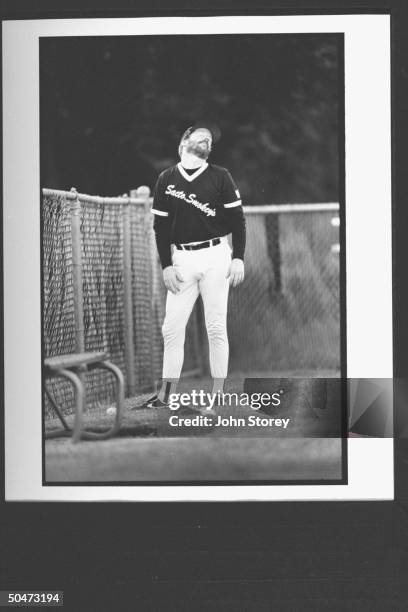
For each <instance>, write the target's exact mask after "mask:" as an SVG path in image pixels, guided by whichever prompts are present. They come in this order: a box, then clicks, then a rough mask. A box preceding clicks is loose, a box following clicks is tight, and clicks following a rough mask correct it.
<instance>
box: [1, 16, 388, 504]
mask: <svg viewBox="0 0 408 612" xmlns="http://www.w3.org/2000/svg"><path fill="white" fill-rule="evenodd" d="M319 16H320V15H319ZM228 20H230V18H228ZM245 20H246V21H247V20H248V16H247V17H246V18H245ZM81 21H83V20H81ZM116 21H118V20H116ZM262 21H264V20H262ZM76 23H78V22H76ZM75 35H77V34H75ZM110 35H111V34H110ZM346 134H347V132H346ZM5 208H6V207H5ZM5 212H6V210H5ZM6 246H7V245H6ZM7 272H8V271H7V268H6V273H7ZM6 340H7V338H6ZM7 365H8V364H7V360H6V368H7ZM391 370H392V365H391ZM371 375H372V374H371ZM391 375H392V374H391ZM348 376H356V375H355V374H352V373H351V372H350V371H349V372H348ZM360 376H361V374H360ZM383 376H384V373H383ZM363 442H364V443H368V442H374V441H373V440H371V441H368V440H365V441H363V440H349V441H348V444H349V449H350V450H351V447H353V446H355V444H356V443H359V444H360V443H363ZM376 442H381V443H382V445H383V447H384V448H385V446H384V444H385V445H386V446H387V447H388V449H387V451H386V453H388V455H387V456H388V458H389V456H390V455H389V453H390V444H389V442H390V441H386V440H381V441H380V440H376ZM391 442H392V441H391ZM368 446H369V445H368ZM368 446H367V444H366V447H365V448H366V452H367V448H368ZM355 448H356V447H355ZM391 453H392V444H391ZM6 459H7V454H6ZM354 460H355V455H354ZM6 467H7V463H6ZM97 484H98V485H99V483H97ZM279 484H282V483H279ZM388 484H389V483H388ZM77 486H78V484H77V483H76V484H75V486H73V487H71V488H75V487H77ZM247 486H248V485H247ZM327 486H329V485H325V489H326V487H327ZM232 487H233V488H235V486H234V485H233V486H232ZM238 488H239V489H240V490H241V489H243V488H245V487H238ZM275 490H276V487H275ZM387 491H388V493H387V494H388V495H389V494H390V489H389V487H388V489H387ZM354 493H355V492H354ZM241 494H242V492H241ZM251 494H252V492H251ZM371 494H372V493H371ZM58 498H60V496H58ZM251 498H252V495H251ZM261 498H264V497H263V496H261ZM300 498H301V499H310V497H309V498H306V497H302V496H301V497H300ZM270 499H272V497H271V498H270ZM277 499H280V498H279V497H278V498H277ZM283 499H286V497H284V498H283ZM295 499H296V497H295ZM323 499H325V497H323ZM381 499H384V497H382V498H381Z"/></svg>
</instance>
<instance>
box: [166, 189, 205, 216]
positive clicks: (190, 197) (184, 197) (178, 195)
mask: <svg viewBox="0 0 408 612" xmlns="http://www.w3.org/2000/svg"><path fill="white" fill-rule="evenodd" d="M165 195H171V196H172V197H173V198H179V199H180V200H184V201H185V202H187V204H192V205H193V206H195V207H196V208H199V209H200V210H201V211H202V212H204V213H205V214H206V215H207V217H215V216H216V214H217V213H216V211H215V210H214V209H213V208H210V206H209V205H208V202H207V203H206V204H202V203H201V202H199V201H198V200H196V194H195V193H190V194H189V195H188V196H187V195H186V194H185V192H184V191H182V190H181V191H177V190H176V189H175V185H167V189H166V191H165Z"/></svg>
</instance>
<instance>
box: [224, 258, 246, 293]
mask: <svg viewBox="0 0 408 612" xmlns="http://www.w3.org/2000/svg"><path fill="white" fill-rule="evenodd" d="M244 276H245V273H244V262H243V261H242V259H233V260H232V261H231V265H230V267H229V270H228V274H227V276H226V278H229V282H230V285H232V286H233V287H237V286H238V285H240V284H241V283H242V281H243V280H244Z"/></svg>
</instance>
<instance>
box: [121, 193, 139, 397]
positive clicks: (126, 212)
mask: <svg viewBox="0 0 408 612" xmlns="http://www.w3.org/2000/svg"><path fill="white" fill-rule="evenodd" d="M123 198H124V202H123V217H122V219H123V268H124V270H123V273H124V305H125V313H124V316H125V334H124V335H125V338H124V341H125V364H126V380H127V392H128V395H130V396H132V395H135V393H136V377H135V346H134V342H133V311H132V258H131V244H130V203H129V198H128V197H127V194H126V193H124V194H123Z"/></svg>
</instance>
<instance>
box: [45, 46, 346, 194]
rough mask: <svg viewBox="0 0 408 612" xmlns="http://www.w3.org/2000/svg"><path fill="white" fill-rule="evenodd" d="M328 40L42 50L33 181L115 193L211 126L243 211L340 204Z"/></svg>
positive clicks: (333, 63) (334, 69) (335, 91)
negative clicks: (197, 127)
mask: <svg viewBox="0 0 408 612" xmlns="http://www.w3.org/2000/svg"><path fill="white" fill-rule="evenodd" d="M340 42H341V38H340V37H339V36H337V35H311V34H307V35H304V34H303V35H301V34H299V35H256V36H254V35H225V36H212V35H206V36H161V37H156V36H145V37H144V36H141V37H140V36H131V37H129V36H124V37H72V38H71V37H67V38H46V39H42V40H41V42H40V54H41V56H40V71H41V75H40V77H41V88H40V89H41V108H40V112H41V173H42V177H41V183H42V185H43V186H47V187H51V188H60V189H69V188H70V187H71V186H75V187H76V188H77V189H78V190H79V191H81V192H87V193H97V194H100V195H118V194H121V193H123V192H125V191H128V190H129V189H132V188H135V187H138V186H139V185H141V184H147V185H149V186H150V187H152V186H153V185H154V182H155V180H156V177H157V174H158V173H159V172H160V171H161V170H162V169H164V168H165V167H167V166H168V165H169V164H173V163H175V162H176V161H177V146H178V142H179V138H180V135H181V134H182V132H183V131H184V130H185V129H186V127H188V126H189V125H191V124H192V123H193V122H194V121H195V120H199V119H211V120H213V121H216V122H217V123H218V125H219V126H220V128H221V130H222V138H221V141H220V142H219V144H218V145H217V146H216V148H215V149H214V152H213V154H212V157H211V160H212V161H213V162H214V163H219V164H220V165H223V166H226V167H228V168H229V170H230V171H231V172H232V174H233V176H234V178H235V180H236V181H237V183H238V186H239V187H240V190H241V193H242V195H243V198H244V203H245V204H249V205H250V204H261V203H279V202H295V201H296V202H318V201H337V200H338V197H339V196H338V181H339V178H338V150H339V143H338V128H339V125H338V119H339V106H338V103H339V99H340V95H341V94H342V92H341V91H340V81H341V80H340V76H341V75H340V74H339V57H340V54H339V45H340Z"/></svg>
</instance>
